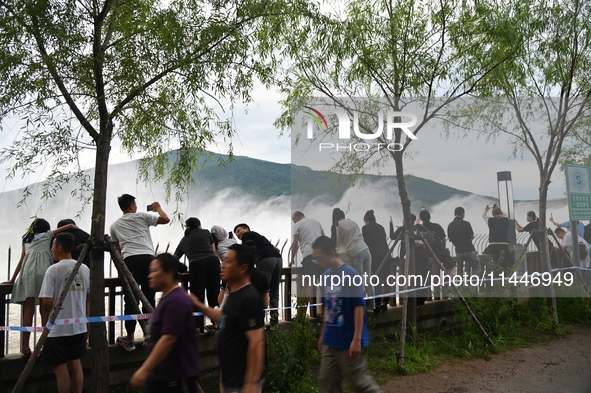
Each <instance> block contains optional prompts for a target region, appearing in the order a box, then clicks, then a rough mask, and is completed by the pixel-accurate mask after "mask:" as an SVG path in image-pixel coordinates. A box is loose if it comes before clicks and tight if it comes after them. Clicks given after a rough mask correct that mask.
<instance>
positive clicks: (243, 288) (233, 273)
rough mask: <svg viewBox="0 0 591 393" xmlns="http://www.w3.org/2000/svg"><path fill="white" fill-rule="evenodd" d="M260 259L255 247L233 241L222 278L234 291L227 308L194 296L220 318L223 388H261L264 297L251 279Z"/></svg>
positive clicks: (228, 392) (232, 391)
mask: <svg viewBox="0 0 591 393" xmlns="http://www.w3.org/2000/svg"><path fill="white" fill-rule="evenodd" d="M256 259H257V255H256V250H255V249H254V248H253V247H249V246H245V245H242V244H233V245H231V246H230V247H229V249H228V252H227V253H226V255H225V257H224V260H223V262H222V274H221V277H222V280H224V281H225V282H226V283H227V284H228V286H229V288H230V293H229V294H228V295H227V296H228V298H227V300H226V302H225V303H224V306H223V309H222V310H219V309H212V308H210V307H207V306H206V305H204V304H203V303H202V302H201V301H199V299H198V298H197V297H196V296H195V295H191V299H192V300H193V303H194V304H195V307H196V308H197V310H198V311H201V312H203V313H204V314H205V315H207V316H208V317H209V318H211V319H212V320H218V321H219V322H220V333H219V334H218V348H217V352H218V359H219V362H220V369H221V371H220V372H221V378H220V379H221V384H222V385H223V386H222V391H224V392H225V393H240V392H260V391H261V388H262V386H261V385H262V382H261V376H262V372H263V362H264V358H265V325H264V313H263V304H262V301H261V297H260V296H259V294H258V293H257V290H256V289H255V287H254V286H253V285H252V284H251V282H250V272H251V270H252V268H253V266H254V263H255V261H256Z"/></svg>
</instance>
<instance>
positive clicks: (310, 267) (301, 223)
mask: <svg viewBox="0 0 591 393" xmlns="http://www.w3.org/2000/svg"><path fill="white" fill-rule="evenodd" d="M291 220H292V221H293V223H294V227H293V242H292V243H291V262H290V263H289V266H293V265H295V261H296V255H297V252H298V247H299V249H300V250H302V256H303V257H304V259H303V260H302V268H303V269H302V274H300V280H302V281H301V282H300V286H301V287H302V292H303V293H302V296H303V297H304V299H306V300H307V301H309V300H310V298H311V297H312V296H313V295H314V288H313V285H306V286H304V282H303V277H304V275H305V276H307V277H310V284H312V283H313V277H317V276H319V275H320V274H321V273H322V272H321V271H320V267H319V266H318V264H317V263H316V262H314V260H313V258H312V244H313V243H314V240H316V239H318V238H319V237H320V236H324V229H323V228H322V225H320V223H319V222H318V221H316V220H315V219H313V218H306V216H305V215H304V213H302V212H300V211H296V212H294V213H293V214H292V215H291Z"/></svg>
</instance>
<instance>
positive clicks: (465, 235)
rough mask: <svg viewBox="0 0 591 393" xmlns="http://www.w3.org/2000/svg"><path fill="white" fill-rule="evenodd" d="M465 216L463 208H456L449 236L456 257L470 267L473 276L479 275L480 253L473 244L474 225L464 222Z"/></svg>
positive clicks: (449, 227) (448, 227)
mask: <svg viewBox="0 0 591 393" xmlns="http://www.w3.org/2000/svg"><path fill="white" fill-rule="evenodd" d="M465 215H466V211H465V210H464V208H463V207H456V209H455V210H454V216H455V218H454V220H453V221H452V222H451V223H450V224H449V225H448V226H447V236H448V238H449V241H450V242H452V243H453V245H454V247H455V248H456V256H457V257H458V258H460V259H461V260H462V261H465V262H467V263H468V264H469V265H470V267H471V268H472V271H471V274H473V275H479V274H480V272H481V268H480V258H478V253H477V252H476V249H475V248H474V245H473V244H472V239H474V231H473V230H472V225H470V223H469V222H468V221H465V220H464V217H465Z"/></svg>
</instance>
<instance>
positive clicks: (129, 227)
mask: <svg viewBox="0 0 591 393" xmlns="http://www.w3.org/2000/svg"><path fill="white" fill-rule="evenodd" d="M117 202H118V203H119V207H120V208H121V211H122V212H123V216H122V217H119V218H118V219H117V220H116V221H115V222H114V223H113V224H111V228H110V234H111V239H112V240H113V241H114V242H115V244H116V245H117V248H119V250H120V251H121V256H122V257H123V260H124V261H125V265H127V268H128V269H129V271H131V273H132V274H133V278H134V279H135V281H136V282H137V284H138V285H139V286H140V287H141V290H142V292H143V294H144V295H145V296H146V298H147V299H148V301H149V302H150V303H151V304H152V307H154V305H155V301H154V295H155V292H154V290H153V289H150V285H149V283H148V274H149V273H150V262H152V259H154V245H153V243H152V235H151V234H150V227H151V226H152V227H155V226H156V225H160V224H167V223H169V222H170V218H168V216H167V215H166V213H165V212H164V210H162V208H161V207H160V204H159V203H158V202H154V203H152V204H151V205H150V207H151V209H149V210H153V211H154V212H155V213H158V214H153V213H147V212H138V211H137V204H136V202H135V197H134V196H132V195H129V194H123V195H121V196H120V197H119V198H117ZM123 300H124V302H125V307H124V312H125V314H126V315H129V314H132V313H133V312H132V309H131V307H130V306H131V305H130V301H129V299H127V296H125V297H124V299H123ZM144 312H145V310H144ZM136 324H137V323H136V321H134V320H132V321H125V330H126V331H127V336H121V337H117V344H119V345H121V346H122V347H123V349H125V350H126V351H133V350H135V342H134V332H135V326H136Z"/></svg>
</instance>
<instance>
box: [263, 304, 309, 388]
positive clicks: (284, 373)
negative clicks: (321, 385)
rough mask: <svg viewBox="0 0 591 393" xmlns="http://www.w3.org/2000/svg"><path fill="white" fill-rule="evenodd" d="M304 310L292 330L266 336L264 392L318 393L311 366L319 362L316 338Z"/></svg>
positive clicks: (300, 311)
mask: <svg viewBox="0 0 591 393" xmlns="http://www.w3.org/2000/svg"><path fill="white" fill-rule="evenodd" d="M305 311H306V309H305V308H300V309H298V315H297V317H296V318H295V319H294V321H293V323H292V326H291V330H285V331H282V330H274V331H271V332H268V333H267V354H268V362H267V368H266V373H265V374H266V376H265V389H264V392H265V393H276V392H281V393H284V392H289V393H316V392H318V387H317V386H318V384H317V381H316V379H315V378H314V376H313V375H312V371H311V370H312V366H313V365H314V364H315V363H317V362H318V360H319V354H318V351H317V349H316V343H317V337H316V335H315V332H314V327H313V326H312V323H311V322H310V318H309V317H308V315H307V314H306V313H305Z"/></svg>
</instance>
